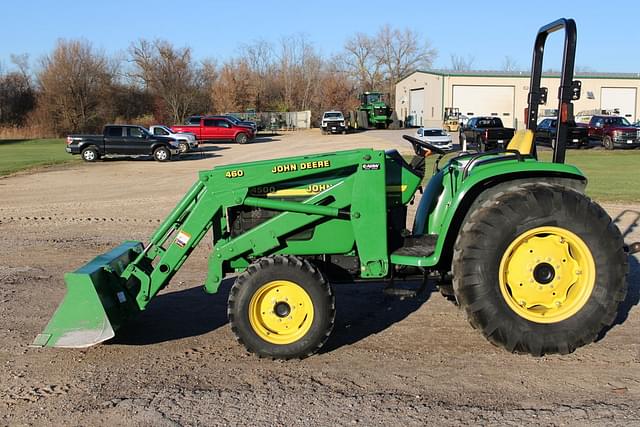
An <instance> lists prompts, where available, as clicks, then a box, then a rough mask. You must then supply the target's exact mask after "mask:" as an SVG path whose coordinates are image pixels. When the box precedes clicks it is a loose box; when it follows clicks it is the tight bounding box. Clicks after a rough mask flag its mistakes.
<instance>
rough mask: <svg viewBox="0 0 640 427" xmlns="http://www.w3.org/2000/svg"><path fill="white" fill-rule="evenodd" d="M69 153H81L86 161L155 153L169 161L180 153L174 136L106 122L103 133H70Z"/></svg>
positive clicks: (68, 140)
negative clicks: (156, 134)
mask: <svg viewBox="0 0 640 427" xmlns="http://www.w3.org/2000/svg"><path fill="white" fill-rule="evenodd" d="M65 150H66V151H67V153H71V154H80V155H81V156H82V159H83V160H85V161H87V162H95V161H96V160H99V159H100V158H101V157H102V156H110V155H126V156H137V155H152V156H153V158H154V159H156V160H157V161H159V162H166V161H168V160H171V158H172V157H174V156H175V157H177V156H179V155H180V147H179V145H178V141H177V140H176V139H175V138H170V137H164V136H154V135H151V134H150V133H149V131H147V130H146V129H145V128H143V127H142V126H130V125H107V126H105V127H104V131H103V134H102V135H69V136H68V137H67V146H66V148H65Z"/></svg>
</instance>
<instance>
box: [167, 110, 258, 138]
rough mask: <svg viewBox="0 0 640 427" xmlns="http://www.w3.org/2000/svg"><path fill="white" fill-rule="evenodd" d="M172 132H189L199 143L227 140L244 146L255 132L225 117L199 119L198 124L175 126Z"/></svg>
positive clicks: (253, 136)
mask: <svg viewBox="0 0 640 427" xmlns="http://www.w3.org/2000/svg"><path fill="white" fill-rule="evenodd" d="M171 130H172V131H173V132H177V133H179V132H191V133H193V134H194V135H195V136H196V138H197V139H198V140H199V141H210V140H229V141H235V142H237V143H238V144H245V143H247V142H249V141H251V140H252V139H253V138H255V136H256V133H255V131H254V130H253V129H252V128H251V127H249V126H242V125H236V124H235V123H233V122H232V121H231V120H229V119H228V118H226V117H209V116H205V117H201V118H200V123H199V124H193V125H175V126H172V127H171Z"/></svg>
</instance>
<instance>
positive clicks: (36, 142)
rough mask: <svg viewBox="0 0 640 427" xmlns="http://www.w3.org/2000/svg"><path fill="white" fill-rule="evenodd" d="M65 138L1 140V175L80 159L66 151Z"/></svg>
mask: <svg viewBox="0 0 640 427" xmlns="http://www.w3.org/2000/svg"><path fill="white" fill-rule="evenodd" d="M65 145H66V141H65V140H64V139H30V140H0V176H3V175H9V174H12V173H14V172H18V171H21V170H25V169H31V168H35V167H40V166H49V165H55V164H59V163H66V162H72V161H78V158H77V157H76V158H74V157H73V156H71V154H69V153H67V152H66V151H64V147H65Z"/></svg>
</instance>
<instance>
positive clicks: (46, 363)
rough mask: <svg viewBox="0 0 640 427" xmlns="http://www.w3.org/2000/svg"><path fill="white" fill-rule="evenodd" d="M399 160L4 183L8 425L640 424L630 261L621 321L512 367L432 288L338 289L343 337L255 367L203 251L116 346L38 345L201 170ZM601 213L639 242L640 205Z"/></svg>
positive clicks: (191, 163) (0, 407)
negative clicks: (68, 276)
mask: <svg viewBox="0 0 640 427" xmlns="http://www.w3.org/2000/svg"><path fill="white" fill-rule="evenodd" d="M394 146H395V147H403V148H404V149H405V150H406V148H407V147H406V146H405V145H404V144H403V143H402V142H401V139H400V134H399V133H398V132H393V131H375V132H368V133H361V134H354V135H346V136H342V135H338V136H335V137H328V136H321V135H320V133H319V131H316V132H301V133H297V134H294V135H285V136H276V137H273V138H264V139H262V140H261V141H260V143H255V144H250V145H246V146H236V145H233V144H218V145H206V146H205V150H206V152H205V156H204V157H201V156H198V155H195V154H193V155H190V156H188V158H187V159H186V160H182V161H179V162H172V163H169V164H160V163H157V162H153V161H147V160H132V159H129V160H121V159H119V160H109V161H104V162H101V163H97V164H84V163H83V164H77V165H75V166H72V167H66V168H51V169H46V170H41V171H38V172H36V173H27V174H20V175H16V176H12V177H8V178H5V179H0V200H2V202H1V203H0V242H1V244H0V364H1V366H2V369H1V370H0V424H2V425H6V424H8V425H22V424H37V425H45V424H46V425H61V424H66V425H96V424H107V423H108V424H110V425H132V424H135V425H154V426H158V425H160V426H162V425H183V424H187V425H190V424H203V425H238V424H242V425H246V424H255V425H274V424H275V425H336V424H338V425H345V424H346V425H351V424H360V425H423V424H436V425H460V424H488V425H491V424H499V425H523V424H536V425H584V424H585V423H586V424H597V425H640V403H639V401H638V399H639V398H640V372H639V369H640V338H639V334H640V309H639V308H638V301H639V300H640V285H639V281H640V267H639V264H638V259H639V258H638V257H637V255H636V257H635V258H631V259H630V261H631V262H630V267H631V273H630V276H629V284H630V291H629V294H628V296H627V299H626V301H625V303H624V306H623V307H622V311H621V313H620V316H619V319H618V321H617V322H616V325H615V326H614V327H613V328H611V329H610V330H609V331H607V333H606V335H605V336H604V337H603V338H602V339H601V340H599V341H598V342H597V343H595V344H592V345H589V346H587V347H583V348H581V349H579V350H578V351H576V352H575V353H573V354H571V355H568V356H548V357H542V358H533V357H529V356H518V355H512V354H508V353H506V352H505V351H503V350H500V349H498V348H495V347H493V346H492V345H491V344H489V343H488V342H487V341H485V339H484V338H482V336H481V335H480V334H479V333H477V332H476V331H474V330H473V329H472V328H471V326H470V325H469V324H468V323H467V321H466V320H465V318H464V315H463V313H462V312H461V311H459V310H458V309H457V308H456V306H455V305H453V304H452V303H451V302H449V301H447V300H445V299H444V298H443V297H441V296H440V294H439V293H438V292H428V293H427V295H424V296H423V297H422V298H419V299H417V300H410V301H398V300H394V299H388V298H385V297H384V296H383V294H382V293H381V292H380V290H381V286H382V285H376V284H374V285H359V286H356V285H340V286H336V288H335V292H336V294H337V302H338V315H337V323H336V328H335V330H334V334H333V336H332V338H331V339H330V341H329V343H328V346H327V348H325V349H323V352H322V353H321V354H319V355H316V356H314V357H311V358H309V359H305V360H302V361H289V362H277V361H275V362H274V361H269V360H260V359H257V358H256V357H254V356H251V355H248V354H246V353H245V351H244V349H243V348H242V347H241V346H240V345H238V344H237V343H236V342H235V339H234V337H233V335H232V333H231V331H230V329H229V327H228V326H227V324H226V323H227V320H226V300H227V293H228V290H229V287H230V285H231V282H230V281H229V280H227V281H226V283H225V285H224V286H223V289H222V291H221V292H220V293H219V294H218V295H206V294H204V293H203V292H202V291H201V290H200V288H199V286H200V285H201V283H202V282H203V280H204V277H205V274H206V257H207V255H208V252H209V250H210V249H211V245H210V243H203V244H201V246H200V248H198V249H197V250H196V251H195V252H194V254H193V256H192V257H191V258H190V259H189V260H188V261H187V263H186V264H185V266H184V267H183V268H182V270H181V271H180V272H179V274H177V275H176V277H175V278H174V280H173V282H172V284H171V285H170V286H169V287H168V288H167V289H166V290H165V291H163V292H162V293H161V295H160V296H158V297H157V298H156V300H155V301H154V302H153V303H152V304H151V306H150V308H149V309H148V310H147V311H146V312H145V313H144V314H143V315H141V316H139V317H138V318H137V319H135V320H134V321H133V322H131V324H130V325H129V326H128V327H127V328H126V329H125V330H124V331H123V333H122V334H121V335H120V336H119V337H118V338H117V339H115V340H113V341H112V342H110V343H107V344H103V345H99V346H96V347H93V348H89V349H87V350H64V349H38V348H30V347H28V344H29V343H30V342H31V341H32V340H33V338H34V337H35V336H36V334H38V333H39V332H40V331H41V330H42V328H43V327H44V325H45V324H46V323H47V321H48V319H49V317H50V316H51V314H52V313H53V311H54V310H55V308H56V307H57V304H58V303H59V302H60V301H61V299H62V297H63V295H64V293H65V285H64V281H63V273H64V272H66V271H71V270H74V269H75V268H77V267H79V266H80V265H82V264H83V263H85V262H86V261H88V260H89V259H91V258H93V257H94V256H95V255H97V254H100V253H102V252H104V251H106V250H107V249H109V248H111V247H113V246H115V245H117V244H119V243H120V242H121V241H122V240H125V239H140V240H145V239H146V238H147V237H148V236H149V235H150V234H151V233H152V231H153V230H154V228H155V227H156V226H157V225H158V223H159V222H160V220H161V219H162V218H164V217H165V215H166V214H167V213H168V212H169V211H170V209H172V208H173V206H174V205H175V203H176V202H177V201H178V200H179V199H180V197H181V196H182V195H183V193H184V192H185V191H186V190H187V189H188V188H189V186H190V185H191V184H192V182H193V181H194V180H195V178H196V171H198V170H201V169H206V168H210V167H212V166H215V165H219V164H223V163H229V162H237V161H249V160H254V159H263V158H273V157H280V156H284V155H293V154H297V153H311V152H318V151H334V150H337V149H342V148H353V147H374V148H389V147H394ZM639 203H640V202H639ZM605 207H606V209H607V210H608V211H609V213H610V214H611V215H612V216H613V217H618V218H619V226H620V228H621V229H622V231H623V232H624V233H626V236H625V239H626V240H627V242H631V241H638V240H640V228H638V227H637V224H638V217H639V216H640V214H639V213H638V212H639V211H640V205H635V206H631V207H629V206H626V207H625V206H616V205H606V206H605ZM625 210H627V211H625ZM634 226H636V227H635V229H634Z"/></svg>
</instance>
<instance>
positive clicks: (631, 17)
mask: <svg viewBox="0 0 640 427" xmlns="http://www.w3.org/2000/svg"><path fill="white" fill-rule="evenodd" d="M325 4H326V6H322V5H321V3H320V2H304V1H289V0H284V1H268V0H262V1H253V0H245V1H240V2H237V3H236V2H229V1H227V2H213V1H207V0H201V1H196V2H188V3H187V2H177V1H173V2H169V1H164V0H154V1H148V0H142V1H135V0H130V1H122V0H110V1H96V2H93V1H84V2H80V1H71V0H57V1H44V0H32V1H29V2H24V3H23V2H17V1H11V0H8V1H4V2H3V4H2V9H1V10H2V17H1V18H0V64H2V66H3V68H4V69H7V68H10V67H11V64H10V60H9V55H10V54H11V53H16V54H20V53H28V54H29V55H30V57H31V59H32V61H33V62H35V61H36V60H37V59H39V58H41V57H42V56H43V55H45V54H47V53H48V52H50V51H51V49H52V48H53V46H54V44H55V42H56V40H57V39H58V38H67V39H71V38H84V39H87V40H89V41H90V42H92V43H93V45H94V46H95V47H97V48H101V49H103V50H105V51H106V52H108V53H119V52H125V51H126V49H127V47H128V46H129V45H130V43H131V42H132V41H135V40H137V39H139V38H147V39H155V38H163V39H166V40H169V41H171V42H172V43H174V44H175V45H176V46H191V47H192V49H193V52H194V56H195V57H196V58H197V59H205V58H209V57H211V58H215V59H217V60H218V62H222V61H224V60H225V59H227V58H229V57H232V56H234V55H236V54H237V53H238V48H239V46H240V45H242V44H243V43H250V42H251V41H253V40H256V39H264V40H267V41H273V42H277V41H278V40H279V39H280V37H282V36H285V35H292V34H299V33H302V34H305V35H306V36H307V38H308V39H309V40H310V41H312V42H313V43H314V44H315V46H316V47H317V48H318V49H319V50H320V51H321V52H322V53H323V54H325V55H330V54H332V53H336V52H339V51H340V50H341V48H342V46H343V44H344V41H345V40H346V39H347V38H348V37H350V36H352V35H353V34H355V33H356V32H363V33H367V34H370V35H373V34H375V32H376V31H377V30H378V29H379V28H380V27H381V26H382V25H384V24H389V25H391V26H392V27H394V28H400V29H403V28H407V27H408V28H411V29H412V30H414V31H417V32H419V33H420V34H421V36H422V37H423V38H425V39H427V40H428V41H429V42H430V43H431V44H432V46H433V47H435V48H436V49H437V51H438V57H437V59H436V61H435V63H434V66H435V67H436V68H448V67H450V66H451V55H452V54H455V55H458V56H462V57H465V58H466V57H469V56H471V57H473V58H474V61H473V68H476V69H484V70H498V69H501V68H502V63H503V61H504V58H505V56H507V55H508V56H510V57H512V58H513V59H514V60H515V61H516V63H517V64H518V65H519V67H520V68H523V69H528V68H529V66H530V61H531V59H530V58H531V48H532V44H533V38H534V35H535V32H536V30H537V29H538V28H539V27H540V26H541V25H543V24H545V23H547V22H549V21H552V20H554V19H556V18H559V17H573V18H574V19H575V20H576V22H577V24H578V52H577V59H576V63H577V65H578V66H583V67H589V68H591V69H592V70H594V71H603V72H627V73H640V52H639V51H638V46H639V45H640V28H639V25H638V24H637V22H638V19H640V2H636V1H626V2H622V3H616V4H615V5H614V4H613V3H607V2H602V1H593V0H583V1H580V2H573V1H547V0H535V1H532V2H515V1H501V0H492V1H486V0H485V1H475V2H473V1H466V0H459V1H457V2H447V1H438V2H430V1H403V2H394V1H389V0H387V1H377V0H367V1H338V2H326V3H325ZM607 5H608V6H607ZM560 46H561V37H560V36H556V37H552V38H551V39H550V40H549V42H548V49H547V53H548V55H546V57H547V58H552V59H553V60H552V59H549V60H548V61H545V69H546V68H550V67H553V68H559V67H560V60H559V55H560V54H559V52H560ZM556 58H557V59H556Z"/></svg>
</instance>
